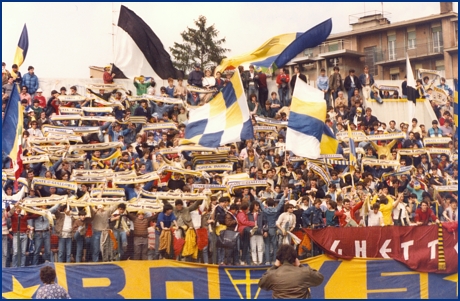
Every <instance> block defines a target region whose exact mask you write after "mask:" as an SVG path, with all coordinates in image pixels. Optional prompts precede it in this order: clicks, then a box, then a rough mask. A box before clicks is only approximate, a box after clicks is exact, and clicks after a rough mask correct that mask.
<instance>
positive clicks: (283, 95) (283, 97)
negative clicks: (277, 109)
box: [278, 87, 289, 107]
mask: <svg viewBox="0 0 460 301" xmlns="http://www.w3.org/2000/svg"><path fill="white" fill-rule="evenodd" d="M288 92H289V89H288V88H287V87H286V88H279V89H278V95H279V96H280V102H281V107H285V106H288V94H289V93H288Z"/></svg>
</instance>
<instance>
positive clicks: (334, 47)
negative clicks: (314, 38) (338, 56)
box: [327, 42, 339, 52]
mask: <svg viewBox="0 0 460 301" xmlns="http://www.w3.org/2000/svg"><path fill="white" fill-rule="evenodd" d="M327 47H328V49H327V50H328V51H329V52H332V51H337V50H339V43H338V42H335V43H330V44H328V45H327Z"/></svg>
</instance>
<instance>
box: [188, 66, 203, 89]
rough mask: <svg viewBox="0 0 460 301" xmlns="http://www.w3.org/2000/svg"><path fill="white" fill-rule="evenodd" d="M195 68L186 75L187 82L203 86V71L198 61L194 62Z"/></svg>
mask: <svg viewBox="0 0 460 301" xmlns="http://www.w3.org/2000/svg"><path fill="white" fill-rule="evenodd" d="M194 67H195V70H193V71H192V72H190V74H189V75H188V79H187V83H188V84H189V85H191V86H195V87H200V88H201V87H203V78H204V73H203V71H201V65H200V64H199V63H195V64H194Z"/></svg>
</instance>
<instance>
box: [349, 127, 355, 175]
mask: <svg viewBox="0 0 460 301" xmlns="http://www.w3.org/2000/svg"><path fill="white" fill-rule="evenodd" d="M348 139H349V144H350V159H349V161H350V171H351V172H354V171H355V166H356V163H357V161H356V157H357V156H356V148H355V141H354V140H353V136H352V134H351V127H350V126H348Z"/></svg>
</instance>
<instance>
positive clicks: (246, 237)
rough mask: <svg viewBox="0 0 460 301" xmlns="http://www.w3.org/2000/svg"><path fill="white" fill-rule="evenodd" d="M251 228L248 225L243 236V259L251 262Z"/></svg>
mask: <svg viewBox="0 0 460 301" xmlns="http://www.w3.org/2000/svg"><path fill="white" fill-rule="evenodd" d="M250 232H251V228H250V227H246V228H244V231H243V236H242V237H241V261H242V262H244V263H248V264H249V263H250V259H249V252H248V251H249V240H250V238H251V234H250Z"/></svg>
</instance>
